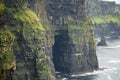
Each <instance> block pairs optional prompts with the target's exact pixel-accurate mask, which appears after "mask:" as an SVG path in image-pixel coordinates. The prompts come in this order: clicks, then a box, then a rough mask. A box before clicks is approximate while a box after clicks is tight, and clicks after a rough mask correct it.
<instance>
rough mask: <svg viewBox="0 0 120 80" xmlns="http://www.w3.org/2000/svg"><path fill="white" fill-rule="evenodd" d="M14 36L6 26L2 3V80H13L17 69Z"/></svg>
mask: <svg viewBox="0 0 120 80" xmlns="http://www.w3.org/2000/svg"><path fill="white" fill-rule="evenodd" d="M13 41H14V36H13V34H12V33H11V32H10V31H8V30H7V28H6V26H5V6H4V4H3V2H2V1H0V80H12V74H13V71H14V70H15V68H16V62H15V56H14V54H13V53H12V52H13V50H12V45H13Z"/></svg>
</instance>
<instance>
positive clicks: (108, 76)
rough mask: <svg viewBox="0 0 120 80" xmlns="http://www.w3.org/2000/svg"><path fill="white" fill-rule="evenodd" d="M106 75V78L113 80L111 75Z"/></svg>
mask: <svg viewBox="0 0 120 80" xmlns="http://www.w3.org/2000/svg"><path fill="white" fill-rule="evenodd" d="M104 75H106V77H107V79H108V80H113V79H112V77H111V76H110V75H109V74H107V73H104Z"/></svg>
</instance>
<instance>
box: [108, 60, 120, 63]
mask: <svg viewBox="0 0 120 80" xmlns="http://www.w3.org/2000/svg"><path fill="white" fill-rule="evenodd" d="M108 62H109V63H114V64H116V63H120V60H109V61H108Z"/></svg>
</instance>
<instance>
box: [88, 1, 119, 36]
mask: <svg viewBox="0 0 120 80" xmlns="http://www.w3.org/2000/svg"><path fill="white" fill-rule="evenodd" d="M86 4H87V5H86V6H87V14H89V15H88V16H89V17H91V20H92V24H93V25H94V28H95V34H96V35H97V36H99V37H100V36H101V35H104V36H109V37H117V36H119V34H120V24H119V22H120V18H119V9H118V8H116V6H117V4H116V3H115V1H99V0H97V1H96V2H95V1H93V0H92V1H90V0H88V1H87V2H86Z"/></svg>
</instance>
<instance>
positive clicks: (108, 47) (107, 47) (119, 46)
mask: <svg viewBox="0 0 120 80" xmlns="http://www.w3.org/2000/svg"><path fill="white" fill-rule="evenodd" d="M101 48H106V49H111V48H120V45H116V46H98V49H101Z"/></svg>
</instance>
